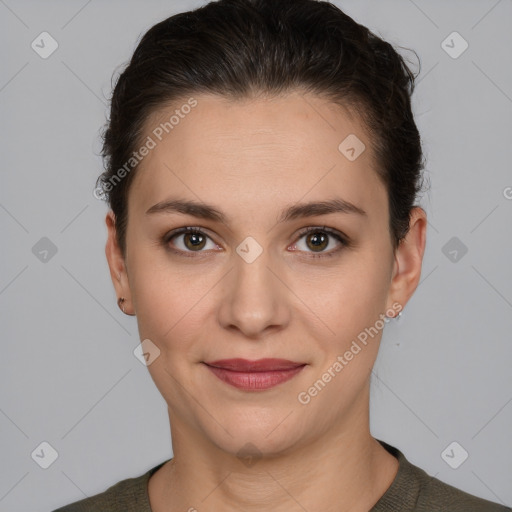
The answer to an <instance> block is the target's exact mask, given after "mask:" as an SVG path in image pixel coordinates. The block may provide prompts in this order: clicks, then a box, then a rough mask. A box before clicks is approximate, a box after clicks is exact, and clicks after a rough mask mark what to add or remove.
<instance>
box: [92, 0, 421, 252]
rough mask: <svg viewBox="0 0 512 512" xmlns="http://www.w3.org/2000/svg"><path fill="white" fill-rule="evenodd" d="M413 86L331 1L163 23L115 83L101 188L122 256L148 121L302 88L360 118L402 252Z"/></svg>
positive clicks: (239, 6) (188, 15) (241, 5)
mask: <svg viewBox="0 0 512 512" xmlns="http://www.w3.org/2000/svg"><path fill="white" fill-rule="evenodd" d="M415 78H416V77H415V76H414V75H413V73H412V72H411V71H410V69H409V68H408V66H407V65H406V64H405V62H404V60H403V58H402V57H401V56H400V55H399V54H398V53H397V52H396V51H395V50H394V48H393V47H392V46H391V45H390V44H389V43H388V42H386V41H384V40H382V39H381V38H379V37H378V36H376V35H375V34H373V33H372V32H370V31H369V30H368V29H367V28H366V27H365V26H363V25H360V24H358V23H357V22H355V21H354V20H353V19H352V18H350V17H349V16H348V15H347V14H345V13H344V12H343V11H341V10H340V9H339V8H337V7H336V6H334V5H333V4H331V3H329V2H326V1H317V0H280V1H275V0H219V1H215V2H210V3H208V4H206V5H205V6H203V7H201V8H198V9H195V10H192V11H188V12H183V13H180V14H177V15H175V16H171V17H169V18H167V19H166V20H164V21H161V22H159V23H157V24H156V25H154V26H153V27H152V28H151V29H150V30H148V31H147V32H146V33H145V34H144V36H143V37H142V39H141V41H140V43H139V44H138V46H137V48H136V49H135V52H134V54H133V56H132V58H131V60H130V62H129V64H128V65H127V67H126V68H125V69H124V71H123V72H122V73H121V75H120V76H119V78H118V80H117V83H116V85H115V88H114V90H113V94H112V99H111V109H110V119H109V121H108V123H107V125H106V128H105V131H104V133H103V150H102V156H103V158H104V164H105V171H104V172H103V173H102V174H101V175H100V176H99V177H98V180H97V183H96V185H97V186H98V183H100V184H101V190H102V191H103V192H102V193H103V194H104V195H105V196H106V197H107V199H108V202H109V205H110V207H111V209H112V210H113V212H114V214H115V217H116V235H117V241H118V243H119V246H120V247H121V250H122V252H123V254H126V246H125V243H126V240H125V238H126V224H127V212H128V204H127V197H128V191H129V187H130V183H131V182H132V180H133V177H134V173H135V170H136V165H134V166H133V171H131V172H129V171H130V169H128V170H126V162H128V161H130V158H131V157H132V153H133V152H134V151H135V150H136V149H137V147H139V146H140V144H141V141H142V137H143V135H144V134H143V131H144V127H145V123H146V121H147V120H148V118H149V117H150V116H151V115H153V114H154V113H155V112H157V111H158V110H159V109H160V108H162V107H163V106H168V105H169V103H171V102H176V101H177V100H179V99H183V98H186V97H187V96H189V95H191V94H194V93H201V92H204V93H214V94H218V95H222V96H224V97H227V98H230V99H239V98H246V97H250V96H251V95H253V94H255V93H269V94H279V93H283V92H284V93H286V92H287V91H292V90H294V89H299V88H300V89H303V90H305V91H307V92H311V93H315V94H317V95H319V96H323V97H326V98H328V99H330V100H331V101H333V102H335V103H339V104H341V105H344V106H345V107H348V108H352V109H354V111H355V112H357V113H358V115H360V116H361V118H362V119H363V121H364V123H365V125H366V126H367V128H368V129H369V133H371V135H372V137H371V146H372V149H373V153H374V155H375V160H376V162H377V163H378V166H377V172H378V174H379V176H380V177H381V179H382V180H383V182H384V184H385V185H386V189H387V192H388V198H389V211H390V220H389V228H390V233H391V236H392V240H393V244H394V247H395V248H396V247H397V246H398V244H399V242H400V241H401V240H402V239H403V237H404V236H405V235H406V234H407V231H408V227H409V216H410V212H411V209H412V208H413V207H414V206H415V201H416V199H417V194H418V192H419V191H420V189H421V171H422V169H423V168H424V163H423V154H422V148H421V141H420V136H419V133H418V129H417V127H416V124H415V122H414V119H413V115H412V111H411V99H410V98H411V95H412V92H413V90H414V80H415ZM340 142H341V141H340ZM123 166H124V169H125V172H123V173H122V175H123V179H119V176H120V170H121V168H122V167H123ZM126 171H127V172H126ZM116 174H117V176H116ZM114 178H117V180H116V181H115V182H114Z"/></svg>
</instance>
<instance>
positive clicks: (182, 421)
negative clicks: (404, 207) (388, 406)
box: [106, 91, 426, 512]
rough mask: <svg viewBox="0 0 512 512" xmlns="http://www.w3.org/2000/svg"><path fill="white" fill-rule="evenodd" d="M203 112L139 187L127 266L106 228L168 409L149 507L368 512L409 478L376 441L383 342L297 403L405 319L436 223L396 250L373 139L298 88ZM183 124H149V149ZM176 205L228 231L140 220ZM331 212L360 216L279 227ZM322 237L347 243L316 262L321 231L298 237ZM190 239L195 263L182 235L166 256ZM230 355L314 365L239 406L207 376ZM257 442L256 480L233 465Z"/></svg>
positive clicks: (174, 137)
mask: <svg viewBox="0 0 512 512" xmlns="http://www.w3.org/2000/svg"><path fill="white" fill-rule="evenodd" d="M194 98H195V99H196V100H197V102H198V104H197V106H196V107H195V108H194V109H193V110H192V111H191V112H190V113H189V114H188V115H187V116H185V117H184V118H183V119H181V120H180V123H179V124H178V125H176V126H175V127H174V129H173V130H172V132H170V133H169V134H168V135H166V136H165V137H164V138H163V140H162V141H161V142H159V143H158V144H157V146H156V147H155V148H154V149H152V150H151V152H150V154H149V155H148V156H146V157H145V158H144V160H143V161H142V162H141V164H140V167H139V168H138V170H137V175H136V176H135V177H134V181H133V183H132V186H131V189H130V193H129V198H128V204H129V207H128V227H127V238H126V242H127V252H126V258H123V256H122V254H121V251H120V250H119V247H118V246H117V243H116V241H115V222H114V220H115V219H114V217H113V215H112V213H111V212H109V213H108V214H107V218H106V224H107V228H108V241H107V245H106V255H107V259H108V263H109V267H110V271H111V276H112V281H113V284H114V287H115V289H116V292H117V296H118V297H125V299H126V301H125V303H124V304H125V312H126V313H127V314H132V315H136V316H137V322H138V328H139V334H140V339H141V340H144V339H150V340H151V341H152V343H154V344H155V345H156V346H157V347H158V349H159V350H160V355H159V356H158V357H157V358H156V359H155V360H154V362H152V363H151V364H150V365H149V366H148V370H149V372H150V374H151V377H152V378H153V380H154V382H155V384H156V386H157V388H158V389H159V391H160V392H161V394H162V396H163V398H164V399H165V401H166V403H167V405H168V411H169V420H170V425H171V430H172V443H173V452H174V459H173V460H172V461H171V462H169V463H167V464H165V465H164V466H163V467H162V468H161V469H160V470H159V471H157V472H156V473H155V474H154V475H153V477H152V478H151V479H150V482H149V496H150V501H151V506H152V509H153V510H154V511H155V512H169V511H178V510H180V511H184V510H189V509H191V507H195V509H197V510H198V511H202V510H208V511H216V510H222V511H225V512H230V511H235V510H237V511H239V510H245V511H250V510H255V511H256V510H258V511H263V510H264V511H266V510H268V511H270V510H272V511H273V512H280V511H286V512H292V511H295V510H297V511H301V510H304V509H306V510H308V511H310V512H313V511H320V510H321V511H323V512H325V511H334V510H336V511H340V510H343V511H365V512H367V511H368V510H369V509H370V508H371V507H372V506H373V505H374V504H375V503H376V502H377V500H378V499H379V498H380V497H381V496H382V494H384V492H385V491H386V490H387V488H388V487H389V485H390V484H391V482H392V480H393V478H394V477H395V475H396V472H397V469H398V462H397V460H396V459H395V458H394V457H393V456H391V455H390V454H388V453H387V452H386V451H385V450H384V449H383V448H382V447H381V446H380V445H379V444H378V442H377V441H376V440H375V439H374V438H373V437H372V436H371V433H370V430H369V390H370V375H371V370H372V367H373V365H374V362H375V359H376V356H377V352H378V347H379V342H380V338H381V335H382V330H379V332H378V334H377V335H375V336H373V337H371V338H368V343H367V345H365V346H363V345H361V344H360V345H361V347H362V349H361V350H360V351H359V352H358V353H357V355H354V357H353V358H352V359H351V360H350V361H348V364H346V366H344V367H343V369H342V370H341V371H339V372H338V373H336V376H335V377H333V378H332V379H331V380H330V382H328V383H327V384H326V385H325V387H323V388H322V389H321V391H320V392H318V393H317V394H316V396H314V397H311V400H310V401H309V403H307V404H303V403H301V402H300V401H299V400H298V395H299V393H300V392H304V391H307V390H308V389H309V388H310V387H311V386H312V385H313V384H314V383H315V381H317V380H318V379H320V378H321V377H322V375H323V374H324V373H325V372H326V371H327V370H328V368H329V367H332V366H333V364H334V363H335V362H336V361H337V358H338V356H340V355H343V354H344V353H345V352H346V351H347V350H349V349H350V346H351V344H352V342H353V340H356V339H357V336H358V334H360V333H361V332H362V331H364V329H365V328H369V327H371V326H375V325H376V321H377V320H379V319H382V318H383V316H382V315H383V314H385V313H386V311H388V314H389V315H390V316H391V315H392V313H393V312H394V311H397V310H396V309H395V310H394V309H393V304H395V308H396V304H398V305H399V307H402V308H403V307H404V306H405V304H406V303H407V301H408V300H409V298H410V297H411V295H412V293H413V292H414V290H415V288H416V286H417V284H418V281H419V278H420V274H421V263H422V258H423V253H424V248H425V233H426V216H425V212H424V211H423V210H422V209H421V208H415V209H414V210H413V212H412V215H411V222H410V231H409V233H408V235H407V238H406V239H405V240H404V241H403V242H402V243H401V244H400V245H399V247H398V249H397V250H396V251H393V245H392V239H391V234H390V231H389V227H388V226H389V212H388V204H387V192H386V189H385V186H384V185H383V183H382V182H381V180H380V179H379V177H378V175H377V173H376V172H375V170H374V169H375V162H374V161H373V155H372V152H371V149H370V141H371V139H370V135H369V134H368V133H367V131H366V130H365V127H364V126H363V125H362V124H360V122H359V121H358V119H357V118H356V117H355V116H352V115H350V112H349V111H348V110H347V109H346V108H342V107H340V106H338V105H335V104H333V103H329V102H328V101H326V100H325V99H322V98H320V97H317V96H313V95H307V94H303V93H302V92H299V91H294V92H292V93H287V94H286V95H282V96H279V97H257V98H253V99H251V100H243V101H234V100H230V99H226V98H223V97H220V96H215V95H206V94H198V95H194ZM184 103H185V102H184ZM178 106H179V105H178ZM175 109H176V105H173V107H172V108H169V109H167V110H160V111H159V112H157V113H156V114H155V115H154V116H153V118H152V119H150V120H148V123H147V125H146V134H145V136H147V135H151V132H152V129H154V127H155V126H157V125H158V123H159V122H160V121H161V119H168V118H169V116H170V115H171V114H172V113H173V112H174V110H175ZM350 134H355V135H356V136H357V137H358V138H359V139H360V140H361V141H363V143H364V144H365V145H366V150H365V151H363V153H362V154H361V155H360V156H359V157H358V158H356V159H355V160H354V161H350V160H349V159H347V158H346V157H345V156H344V155H343V154H342V153H341V152H340V151H339V150H338V146H339V144H340V143H341V142H342V141H343V140H344V139H345V138H346V137H347V136H348V135H350ZM170 198H179V199H190V200H195V201H199V202H205V203H208V204H213V205H214V206H215V207H216V208H217V209H218V210H220V211H222V212H223V213H225V215H226V216H227V217H228V221H227V222H226V223H222V222H218V221H213V220H205V219H198V218H195V217H193V216H190V215H183V214H178V213H159V214H152V215H148V214H145V212H146V211H147V210H148V209H149V208H150V207H151V206H153V205H154V204H156V203H158V202H160V201H164V200H167V199H170ZM333 198H341V199H344V200H346V201H349V202H351V203H353V204H354V205H356V206H357V207H359V208H361V209H363V210H364V211H365V212H366V215H360V214H357V213H331V214H327V215H317V216H314V217H309V218H298V219H294V220H291V221H287V222H284V223H278V218H279V215H280V213H281V211H282V210H283V209H285V208H286V207H288V206H291V205H294V204H297V203H303V202H310V201H324V200H329V199H333ZM322 226H326V227H329V228H331V229H333V230H336V231H338V232H340V233H341V234H344V235H345V236H346V237H347V238H348V239H349V241H350V242H349V245H347V246H344V245H342V244H341V243H340V242H339V241H337V240H336V238H334V237H332V236H330V235H327V236H328V241H326V242H325V243H324V244H323V245H321V248H320V249H319V248H317V246H315V245H314V243H312V238H314V233H312V234H309V235H301V229H303V228H307V227H318V228H321V227H322ZM181 227H197V228H201V230H202V231H203V232H204V233H205V234H206V235H207V238H206V241H205V243H204V244H203V245H202V246H201V248H200V249H194V245H193V244H192V243H191V242H190V235H183V234H182V235H178V236H177V237H175V238H173V239H172V240H171V241H168V242H167V247H168V248H171V247H174V248H175V249H176V250H178V251H179V250H181V251H182V252H181V254H182V255H179V254H175V253H173V252H170V251H169V250H166V247H165V245H166V244H165V242H163V241H162V239H163V238H164V237H165V235H166V234H168V233H169V232H170V231H172V230H175V229H178V228H181ZM322 233H324V232H321V233H320V234H322ZM248 236H250V237H252V238H254V239H255V240H256V241H257V243H258V244H259V246H260V247H261V248H262V250H263V252H262V253H261V254H260V255H259V256H258V257H257V258H256V259H255V260H254V261H253V262H251V263H248V262H246V261H245V260H244V259H243V258H242V257H240V256H239V254H238V253H237V252H236V249H237V247H238V246H239V245H240V244H241V243H242V242H243V241H244V240H245V238H246V237H248ZM317 236H318V233H317ZM324 236H326V235H325V234H324ZM200 240H201V239H200ZM187 242H188V243H187ZM313 242H314V240H313ZM338 249H339V251H338V252H335V251H337V250H338ZM198 250H199V251H202V252H201V254H198V252H197V251H198ZM194 251H196V252H194ZM329 252H330V253H332V254H333V256H332V257H323V258H322V257H318V258H314V257H313V255H315V254H326V253H329ZM183 254H188V255H191V257H186V256H185V255H183ZM390 312H391V313H390ZM377 325H378V324H377ZM234 357H241V358H245V359H260V358H267V357H275V358H284V359H289V360H292V361H296V362H301V363H306V366H305V367H304V369H303V370H302V371H301V372H300V373H299V374H297V375H296V376H295V377H294V378H293V379H291V380H289V381H287V382H285V383H281V384H279V385H277V386H275V387H274V388H272V389H269V390H266V391H242V390H239V389H236V388H234V387H232V386H230V385H228V384H226V383H224V382H222V381H221V380H219V379H218V378H217V377H216V376H215V375H213V374H212V373H211V372H210V370H208V369H207V367H206V366H205V365H204V364H203V362H204V361H214V360H217V359H225V358H234ZM247 443H251V446H254V447H256V449H257V457H256V458H255V459H254V461H255V462H254V463H253V464H251V465H246V464H244V462H243V461H242V460H241V458H240V457H239V456H237V453H239V452H240V450H241V449H245V450H248V448H247ZM243 447H245V448H243ZM253 450H254V448H253ZM341 507H342V508H341Z"/></svg>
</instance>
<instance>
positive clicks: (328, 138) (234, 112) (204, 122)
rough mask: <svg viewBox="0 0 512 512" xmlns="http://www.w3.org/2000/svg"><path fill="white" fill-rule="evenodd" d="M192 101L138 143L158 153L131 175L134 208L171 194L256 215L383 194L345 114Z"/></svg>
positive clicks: (326, 107) (363, 133)
mask: <svg viewBox="0 0 512 512" xmlns="http://www.w3.org/2000/svg"><path fill="white" fill-rule="evenodd" d="M191 96H192V99H193V101H191V98H184V99H183V100H181V101H175V102H173V104H172V106H167V107H165V108H161V109H159V110H157V111H155V112H154V114H153V115H152V116H151V117H150V118H149V119H148V120H147V122H146V124H145V130H144V133H143V139H144V140H148V139H147V138H148V137H149V138H150V139H151V140H152V142H153V144H152V145H153V146H154V147H153V148H152V149H151V151H150V152H149V154H148V155H147V156H145V157H144V159H143V160H142V161H141V163H140V164H139V167H138V168H137V171H136V176H135V178H134V181H133V183H132V186H131V188H130V195H129V197H130V199H129V203H133V204H132V205H131V206H130V208H135V209H136V210H138V211H140V210H142V209H143V208H146V209H147V208H148V207H150V206H151V205H152V204H154V203H156V202H158V201H161V200H164V199H165V197H166V195H170V194H172V195H174V196H176V195H178V196H186V197H190V198H194V199H196V200H201V199H203V198H204V199H206V198H208V202H209V203H211V202H216V203H217V204H226V205H227V204H238V205H245V206H246V207H249V206H253V207H257V205H258V201H259V208H266V207H267V206H269V207H270V206H271V205H272V204H274V203H275V201H278V200H279V199H281V202H282V201H285V202H294V201H295V202H296V201H298V200H300V199H301V198H303V197H304V196H305V195H308V197H307V199H309V200H313V199H325V198H326V195H329V194H331V195H332V194H333V193H335V192H339V193H340V194H342V195H343V197H344V199H346V200H349V201H351V202H359V203H368V201H369V197H368V196H369V195H373V199H374V200H376V199H378V198H377V197H376V196H375V194H377V195H379V194H380V195H381V196H382V194H383V193H384V196H385V190H384V188H383V185H382V183H381V181H380V179H379V178H378V175H377V173H376V172H375V170H374V168H375V166H374V161H373V155H372V151H371V148H370V139H369V134H368V133H367V130H366V127H365V126H364V124H363V123H362V121H361V120H360V119H358V117H357V116H356V115H354V114H353V113H352V112H351V111H350V110H348V109H347V108H345V107H343V106H340V105H337V104H334V103H332V102H329V101H327V100H325V99H322V98H320V97H318V96H314V95H310V94H303V93H300V92H294V93H288V94H286V95H282V96H271V97H256V98H252V99H243V100H232V99H228V98H225V97H221V96H217V95H209V94H208V95H207V94H195V95H191ZM187 105H188V106H187ZM190 105H194V106H193V107H190ZM354 156H355V157H356V158H354ZM260 196H261V197H260ZM263 196H265V201H266V202H265V204H263V203H262V201H263ZM381 199H382V198H381ZM150 203H151V204H150ZM381 206H383V204H381ZM144 211H145V210H144Z"/></svg>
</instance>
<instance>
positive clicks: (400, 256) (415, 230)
mask: <svg viewBox="0 0 512 512" xmlns="http://www.w3.org/2000/svg"><path fill="white" fill-rule="evenodd" d="M426 234H427V215H426V213H425V211H424V210H423V209H422V208H420V207H415V208H413V209H412V211H411V215H410V221H409V231H408V233H407V235H406V236H405V238H404V239H403V240H401V242H400V244H399V245H398V247H397V248H396V250H395V258H394V263H393V274H392V277H391V285H390V288H389V293H388V308H391V307H392V304H394V303H398V304H400V305H401V306H402V308H404V307H405V305H406V304H407V302H408V301H409V299H410V298H411V296H412V294H413V293H414V290H416V288H417V286H418V283H419V281H420V276H421V264H422V261H423V254H424V252H425V243H426ZM397 314H398V313H397Z"/></svg>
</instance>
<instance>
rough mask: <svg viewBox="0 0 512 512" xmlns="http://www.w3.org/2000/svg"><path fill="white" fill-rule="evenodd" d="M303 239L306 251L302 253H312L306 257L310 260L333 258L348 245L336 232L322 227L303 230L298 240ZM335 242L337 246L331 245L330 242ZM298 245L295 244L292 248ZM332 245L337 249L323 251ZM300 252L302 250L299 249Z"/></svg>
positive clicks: (344, 238)
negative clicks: (310, 258)
mask: <svg viewBox="0 0 512 512" xmlns="http://www.w3.org/2000/svg"><path fill="white" fill-rule="evenodd" d="M302 238H304V239H305V246H306V249H305V250H304V252H310V251H311V252H312V254H309V255H308V257H312V258H325V257H330V256H335V255H336V254H337V253H338V252H339V251H340V250H342V249H343V248H344V247H346V246H348V245H349V242H348V240H347V239H346V237H344V236H343V235H342V234H341V233H339V232H338V231H335V230H333V229H330V228H327V227H325V226H323V227H310V228H306V229H304V230H303V231H302V232H301V233H300V237H299V239H302ZM333 239H334V240H336V241H337V244H336V243H335V244H332V243H331V241H332V240H333ZM296 245H300V244H298V243H297V242H296V243H295V244H294V246H296ZM332 245H338V248H337V249H332V250H330V251H325V249H326V248H327V247H330V246H332ZM300 250H302V249H300Z"/></svg>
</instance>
